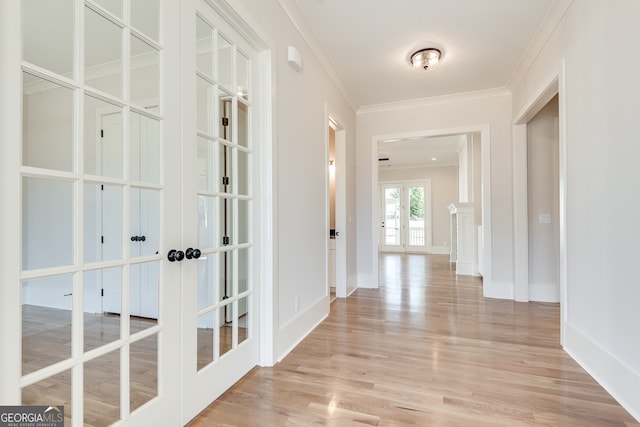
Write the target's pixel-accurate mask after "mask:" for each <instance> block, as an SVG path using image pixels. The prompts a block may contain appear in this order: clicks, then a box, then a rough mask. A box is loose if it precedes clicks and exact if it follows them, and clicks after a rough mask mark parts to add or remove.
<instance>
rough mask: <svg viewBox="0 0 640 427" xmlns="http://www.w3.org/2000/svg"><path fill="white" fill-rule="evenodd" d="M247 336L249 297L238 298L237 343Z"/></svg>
mask: <svg viewBox="0 0 640 427" xmlns="http://www.w3.org/2000/svg"><path fill="white" fill-rule="evenodd" d="M247 338H249V297H246V298H240V299H239V300H238V344H240V343H241V342H243V341H244V340H246V339H247Z"/></svg>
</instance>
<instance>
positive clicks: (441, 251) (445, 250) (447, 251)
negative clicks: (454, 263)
mask: <svg viewBox="0 0 640 427" xmlns="http://www.w3.org/2000/svg"><path fill="white" fill-rule="evenodd" d="M428 252H429V253H430V254H436V255H451V248H450V247H448V246H431V247H430V248H429V251H428Z"/></svg>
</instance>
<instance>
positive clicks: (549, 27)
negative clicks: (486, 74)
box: [506, 0, 574, 92]
mask: <svg viewBox="0 0 640 427" xmlns="http://www.w3.org/2000/svg"><path fill="white" fill-rule="evenodd" d="M573 1H574V0H555V1H554V3H553V5H551V7H550V8H549V11H548V12H547V15H546V16H545V18H544V19H543V20H542V22H541V23H540V26H539V27H538V30H537V31H536V33H535V35H534V36H533V38H532V39H531V42H530V43H529V45H528V46H527V48H526V49H525V51H524V53H523V54H522V56H521V57H520V61H519V62H518V64H517V65H516V67H515V68H514V69H513V72H512V73H511V77H509V80H508V81H507V86H506V87H507V88H508V89H509V90H510V91H511V92H513V91H514V90H515V88H516V87H517V86H518V85H519V84H520V82H521V81H522V79H523V78H524V76H525V75H526V73H527V72H528V71H529V69H530V68H531V66H532V65H533V63H534V62H535V60H536V59H537V58H538V55H540V52H541V51H542V49H543V48H544V47H545V45H546V44H547V42H548V41H549V39H550V38H551V36H552V35H553V33H554V32H555V31H556V29H557V28H558V25H560V22H562V20H563V19H564V16H565V15H566V14H567V11H568V10H569V8H570V7H571V5H572V4H573Z"/></svg>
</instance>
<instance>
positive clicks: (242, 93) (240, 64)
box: [236, 52, 249, 99]
mask: <svg viewBox="0 0 640 427" xmlns="http://www.w3.org/2000/svg"><path fill="white" fill-rule="evenodd" d="M236 58H237V59H236V95H238V96H239V97H240V98H244V99H249V58H247V57H246V56H244V55H243V54H242V53H240V52H238V55H237V56H236Z"/></svg>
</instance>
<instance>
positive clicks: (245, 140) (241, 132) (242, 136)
mask: <svg viewBox="0 0 640 427" xmlns="http://www.w3.org/2000/svg"><path fill="white" fill-rule="evenodd" d="M235 142H236V143H237V144H238V145H240V146H242V147H248V146H249V107H248V106H247V105H245V104H243V103H242V102H238V136H237V138H236V141H235Z"/></svg>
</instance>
